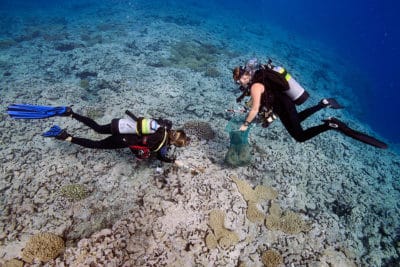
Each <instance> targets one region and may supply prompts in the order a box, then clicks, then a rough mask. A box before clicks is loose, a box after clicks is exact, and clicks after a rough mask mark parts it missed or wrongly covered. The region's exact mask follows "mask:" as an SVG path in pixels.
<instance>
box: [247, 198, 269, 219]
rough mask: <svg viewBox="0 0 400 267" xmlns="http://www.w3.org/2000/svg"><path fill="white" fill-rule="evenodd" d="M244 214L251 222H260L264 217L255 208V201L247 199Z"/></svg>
mask: <svg viewBox="0 0 400 267" xmlns="http://www.w3.org/2000/svg"><path fill="white" fill-rule="evenodd" d="M246 216H247V218H248V219H249V221H251V222H256V223H262V222H263V221H264V219H265V215H264V213H262V212H261V211H260V210H259V209H258V208H257V203H256V202H254V201H249V202H248V203H247V212H246Z"/></svg>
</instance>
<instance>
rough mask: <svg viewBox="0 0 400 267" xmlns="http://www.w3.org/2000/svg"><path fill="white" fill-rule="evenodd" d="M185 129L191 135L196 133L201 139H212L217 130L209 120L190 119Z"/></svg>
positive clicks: (184, 126)
mask: <svg viewBox="0 0 400 267" xmlns="http://www.w3.org/2000/svg"><path fill="white" fill-rule="evenodd" d="M183 129H184V130H185V132H186V133H187V134H189V135H194V136H196V137H198V138H199V139H203V140H211V139H213V138H214V137H215V132H214V130H213V129H212V128H211V125H210V124H209V123H208V122H204V121H188V122H186V123H185V124H184V125H183Z"/></svg>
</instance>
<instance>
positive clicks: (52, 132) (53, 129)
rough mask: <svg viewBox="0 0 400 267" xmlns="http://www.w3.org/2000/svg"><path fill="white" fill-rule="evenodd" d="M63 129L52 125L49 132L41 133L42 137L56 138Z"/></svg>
mask: <svg viewBox="0 0 400 267" xmlns="http://www.w3.org/2000/svg"><path fill="white" fill-rule="evenodd" d="M62 131H63V129H61V128H60V127H59V126H57V125H53V126H52V127H51V128H50V130H48V131H47V132H44V133H42V136H44V137H57V136H59V135H60V134H61V133H62Z"/></svg>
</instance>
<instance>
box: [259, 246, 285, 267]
mask: <svg viewBox="0 0 400 267" xmlns="http://www.w3.org/2000/svg"><path fill="white" fill-rule="evenodd" d="M261 261H262V263H263V264H264V265H265V266H266V267H277V266H279V264H281V263H283V259H282V256H281V254H279V253H278V252H277V251H275V250H272V249H269V250H267V251H265V252H264V253H263V254H262V255H261Z"/></svg>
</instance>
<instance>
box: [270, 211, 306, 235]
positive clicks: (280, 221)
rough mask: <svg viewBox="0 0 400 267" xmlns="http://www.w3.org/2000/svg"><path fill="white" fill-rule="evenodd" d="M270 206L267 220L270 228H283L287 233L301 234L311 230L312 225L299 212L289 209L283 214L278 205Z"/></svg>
mask: <svg viewBox="0 0 400 267" xmlns="http://www.w3.org/2000/svg"><path fill="white" fill-rule="evenodd" d="M271 209H272V207H271V208H270V215H269V216H267V219H266V220H265V225H266V226H267V228H268V229H270V230H281V231H282V232H285V233H287V234H292V235H294V234H299V233H301V232H307V231H309V230H310V225H309V224H308V223H307V222H305V221H304V220H303V219H302V218H301V217H300V215H299V214H297V213H295V212H293V211H287V212H284V213H283V214H282V212H281V211H280V210H278V209H279V208H277V207H276V206H274V207H273V209H272V210H271Z"/></svg>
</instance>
